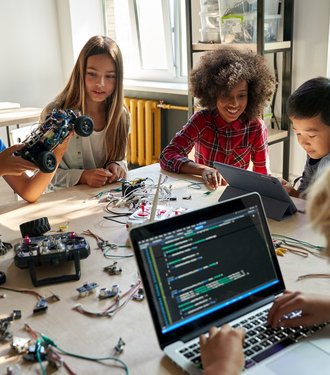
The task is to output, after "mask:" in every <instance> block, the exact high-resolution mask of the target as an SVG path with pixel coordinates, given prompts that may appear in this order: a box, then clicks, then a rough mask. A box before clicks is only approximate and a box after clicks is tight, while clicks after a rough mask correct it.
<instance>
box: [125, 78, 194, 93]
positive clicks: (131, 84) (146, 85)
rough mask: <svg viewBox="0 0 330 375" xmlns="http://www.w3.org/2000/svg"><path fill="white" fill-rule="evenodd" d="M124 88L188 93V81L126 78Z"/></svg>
mask: <svg viewBox="0 0 330 375" xmlns="http://www.w3.org/2000/svg"><path fill="white" fill-rule="evenodd" d="M124 89H125V90H134V91H144V92H157V93H165V94H176V95H188V85H187V83H170V82H154V81H138V80H132V79H124Z"/></svg>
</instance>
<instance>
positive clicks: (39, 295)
mask: <svg viewBox="0 0 330 375" xmlns="http://www.w3.org/2000/svg"><path fill="white" fill-rule="evenodd" d="M0 289H4V290H10V291H11V292H17V293H25V294H32V295H33V296H36V297H37V298H38V299H40V298H44V297H43V296H42V295H41V294H39V293H38V292H36V291H35V290H32V289H18V288H9V287H6V286H2V285H1V286H0Z"/></svg>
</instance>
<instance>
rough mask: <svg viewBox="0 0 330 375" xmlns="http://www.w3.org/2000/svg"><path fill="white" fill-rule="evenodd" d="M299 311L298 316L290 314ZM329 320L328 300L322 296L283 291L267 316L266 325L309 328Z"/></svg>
mask: <svg viewBox="0 0 330 375" xmlns="http://www.w3.org/2000/svg"><path fill="white" fill-rule="evenodd" d="M293 311H301V313H300V314H295V315H294V316H293V315H292V314H291V313H292V312H293ZM329 320H330V298H329V297H327V296H324V295H317V294H306V293H301V292H289V291H285V292H284V294H283V295H282V296H280V297H278V298H277V299H276V300H275V302H274V304H273V306H272V307H271V309H270V311H269V314H268V324H269V325H270V326H272V327H273V328H277V327H298V326H304V327H309V326H313V325H314V324H321V323H324V322H326V321H329Z"/></svg>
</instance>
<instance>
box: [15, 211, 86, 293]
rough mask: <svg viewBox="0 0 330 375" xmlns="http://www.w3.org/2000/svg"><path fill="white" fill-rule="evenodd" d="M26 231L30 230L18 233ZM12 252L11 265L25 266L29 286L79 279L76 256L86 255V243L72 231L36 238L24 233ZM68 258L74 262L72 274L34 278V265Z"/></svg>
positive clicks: (78, 264) (83, 256) (78, 261)
mask: <svg viewBox="0 0 330 375" xmlns="http://www.w3.org/2000/svg"><path fill="white" fill-rule="evenodd" d="M43 219H46V218H43ZM39 220H41V219H39ZM47 222H48V220H47ZM24 224H29V223H24ZM21 227H22V225H21ZM44 229H45V227H44ZM44 229H42V230H41V232H43V230H44ZM21 231H22V228H21ZM27 231H30V229H28V228H24V231H22V233H26V232H27ZM38 232H40V231H38ZM34 233H35V232H34ZM14 251H15V257H14V260H15V265H16V266H17V267H19V268H29V271H30V276H31V280H32V283H33V285H34V286H43V285H49V284H54V283H58V282H65V281H72V280H79V279H80V275H81V270H80V259H85V258H87V257H88V256H89V255H90V246H89V244H88V242H87V241H86V240H85V238H84V237H81V236H78V235H77V234H76V233H75V232H67V233H56V234H51V235H41V236H36V237H30V236H29V235H25V237H24V238H23V240H22V242H21V243H18V244H16V245H15V246H14ZM69 261H71V262H73V263H74V267H75V273H71V274H68V275H61V276H56V277H47V278H44V279H37V272H36V267H39V266H43V265H53V264H59V263H62V262H69Z"/></svg>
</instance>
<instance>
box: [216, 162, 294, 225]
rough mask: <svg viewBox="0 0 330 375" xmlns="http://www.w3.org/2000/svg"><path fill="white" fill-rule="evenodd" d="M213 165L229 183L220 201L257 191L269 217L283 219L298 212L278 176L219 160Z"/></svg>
mask: <svg viewBox="0 0 330 375" xmlns="http://www.w3.org/2000/svg"><path fill="white" fill-rule="evenodd" d="M213 165H214V167H215V168H216V169H217V170H218V171H219V173H220V174H221V176H223V178H224V179H225V180H226V181H227V183H228V186H227V187H226V189H225V191H224V192H223V193H222V194H221V196H220V198H219V201H223V200H226V199H229V198H233V197H237V196H239V195H242V194H246V193H250V192H253V191H256V192H258V193H259V194H260V195H261V198H262V202H263V205H264V208H265V211H266V215H267V217H268V218H270V219H274V220H282V219H284V218H286V217H288V216H290V215H293V214H294V213H296V212H297V207H296V206H295V204H294V203H293V201H292V199H291V198H290V196H289V194H288V193H287V191H286V190H285V189H284V187H283V186H282V184H281V181H280V180H279V179H278V178H276V177H274V176H269V175H265V174H261V173H257V172H252V171H248V170H246V169H242V168H237V167H233V166H232V165H228V164H223V163H219V162H214V164H213Z"/></svg>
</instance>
